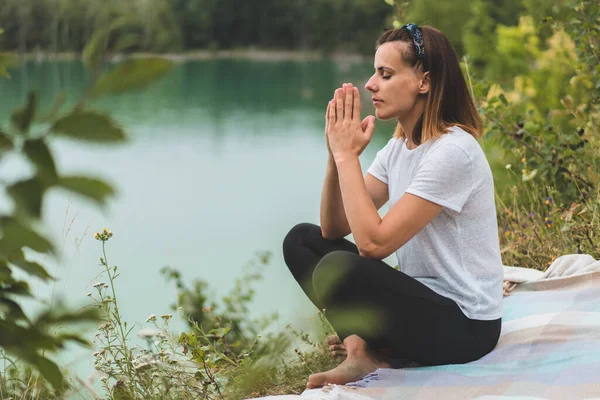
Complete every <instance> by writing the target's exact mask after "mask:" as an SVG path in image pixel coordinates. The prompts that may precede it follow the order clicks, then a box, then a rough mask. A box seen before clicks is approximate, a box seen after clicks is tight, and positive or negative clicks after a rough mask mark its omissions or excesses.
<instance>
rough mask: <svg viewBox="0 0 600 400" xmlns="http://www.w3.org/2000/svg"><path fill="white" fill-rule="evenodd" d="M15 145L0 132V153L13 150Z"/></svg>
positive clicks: (8, 137)
mask: <svg viewBox="0 0 600 400" xmlns="http://www.w3.org/2000/svg"><path fill="white" fill-rule="evenodd" d="M14 147H15V145H14V144H13V141H12V138H11V137H10V136H9V135H8V133H5V132H3V131H1V130H0V152H5V151H9V150H12V149H14Z"/></svg>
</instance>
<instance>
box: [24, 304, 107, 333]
mask: <svg viewBox="0 0 600 400" xmlns="http://www.w3.org/2000/svg"><path fill="white" fill-rule="evenodd" d="M99 317H100V314H99V311H98V309H97V308H92V307H87V308H84V309H82V310H79V311H75V312H71V311H66V312H62V313H58V312H56V311H54V312H50V311H48V312H45V313H43V314H41V315H40V316H38V317H37V318H36V320H35V322H34V323H33V326H37V327H39V328H43V327H44V326H46V325H52V324H65V323H74V322H95V321H98V320H99Z"/></svg>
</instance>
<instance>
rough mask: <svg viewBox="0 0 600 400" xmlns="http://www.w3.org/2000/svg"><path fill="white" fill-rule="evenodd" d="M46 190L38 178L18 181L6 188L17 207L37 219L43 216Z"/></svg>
mask: <svg viewBox="0 0 600 400" xmlns="http://www.w3.org/2000/svg"><path fill="white" fill-rule="evenodd" d="M44 190H45V187H44V185H43V184H42V182H41V181H40V180H39V179H38V178H37V177H33V178H31V179H26V180H23V181H18V182H16V183H14V184H13V185H10V186H8V187H7V188H6V192H7V193H8V194H9V195H10V197H12V198H13V200H14V201H15V207H16V208H17V209H19V210H23V211H24V212H25V213H26V214H27V215H30V216H32V217H35V218H40V216H41V212H42V197H43V195H44Z"/></svg>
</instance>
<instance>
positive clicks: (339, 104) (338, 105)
mask: <svg viewBox="0 0 600 400" xmlns="http://www.w3.org/2000/svg"><path fill="white" fill-rule="evenodd" d="M335 111H336V115H335V120H336V121H340V120H341V119H343V118H344V101H343V99H342V90H341V89H338V90H336V93H335Z"/></svg>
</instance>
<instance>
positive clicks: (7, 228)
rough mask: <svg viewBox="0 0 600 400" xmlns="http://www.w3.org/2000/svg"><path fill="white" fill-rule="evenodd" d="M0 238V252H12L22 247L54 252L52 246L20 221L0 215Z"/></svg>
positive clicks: (41, 251)
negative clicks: (0, 236)
mask: <svg viewBox="0 0 600 400" xmlns="http://www.w3.org/2000/svg"><path fill="white" fill-rule="evenodd" d="M0 227H1V228H2V239H0V254H2V253H4V254H12V253H14V252H15V251H17V250H21V248H23V247H29V248H30V249H32V250H34V251H37V252H40V253H47V252H54V246H53V245H52V243H50V242H49V241H48V240H47V239H45V238H44V237H43V236H41V235H40V234H38V233H37V232H35V231H34V230H32V229H31V228H29V227H28V226H25V225H24V224H23V222H22V221H19V220H17V219H15V218H12V217H1V218H0Z"/></svg>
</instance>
